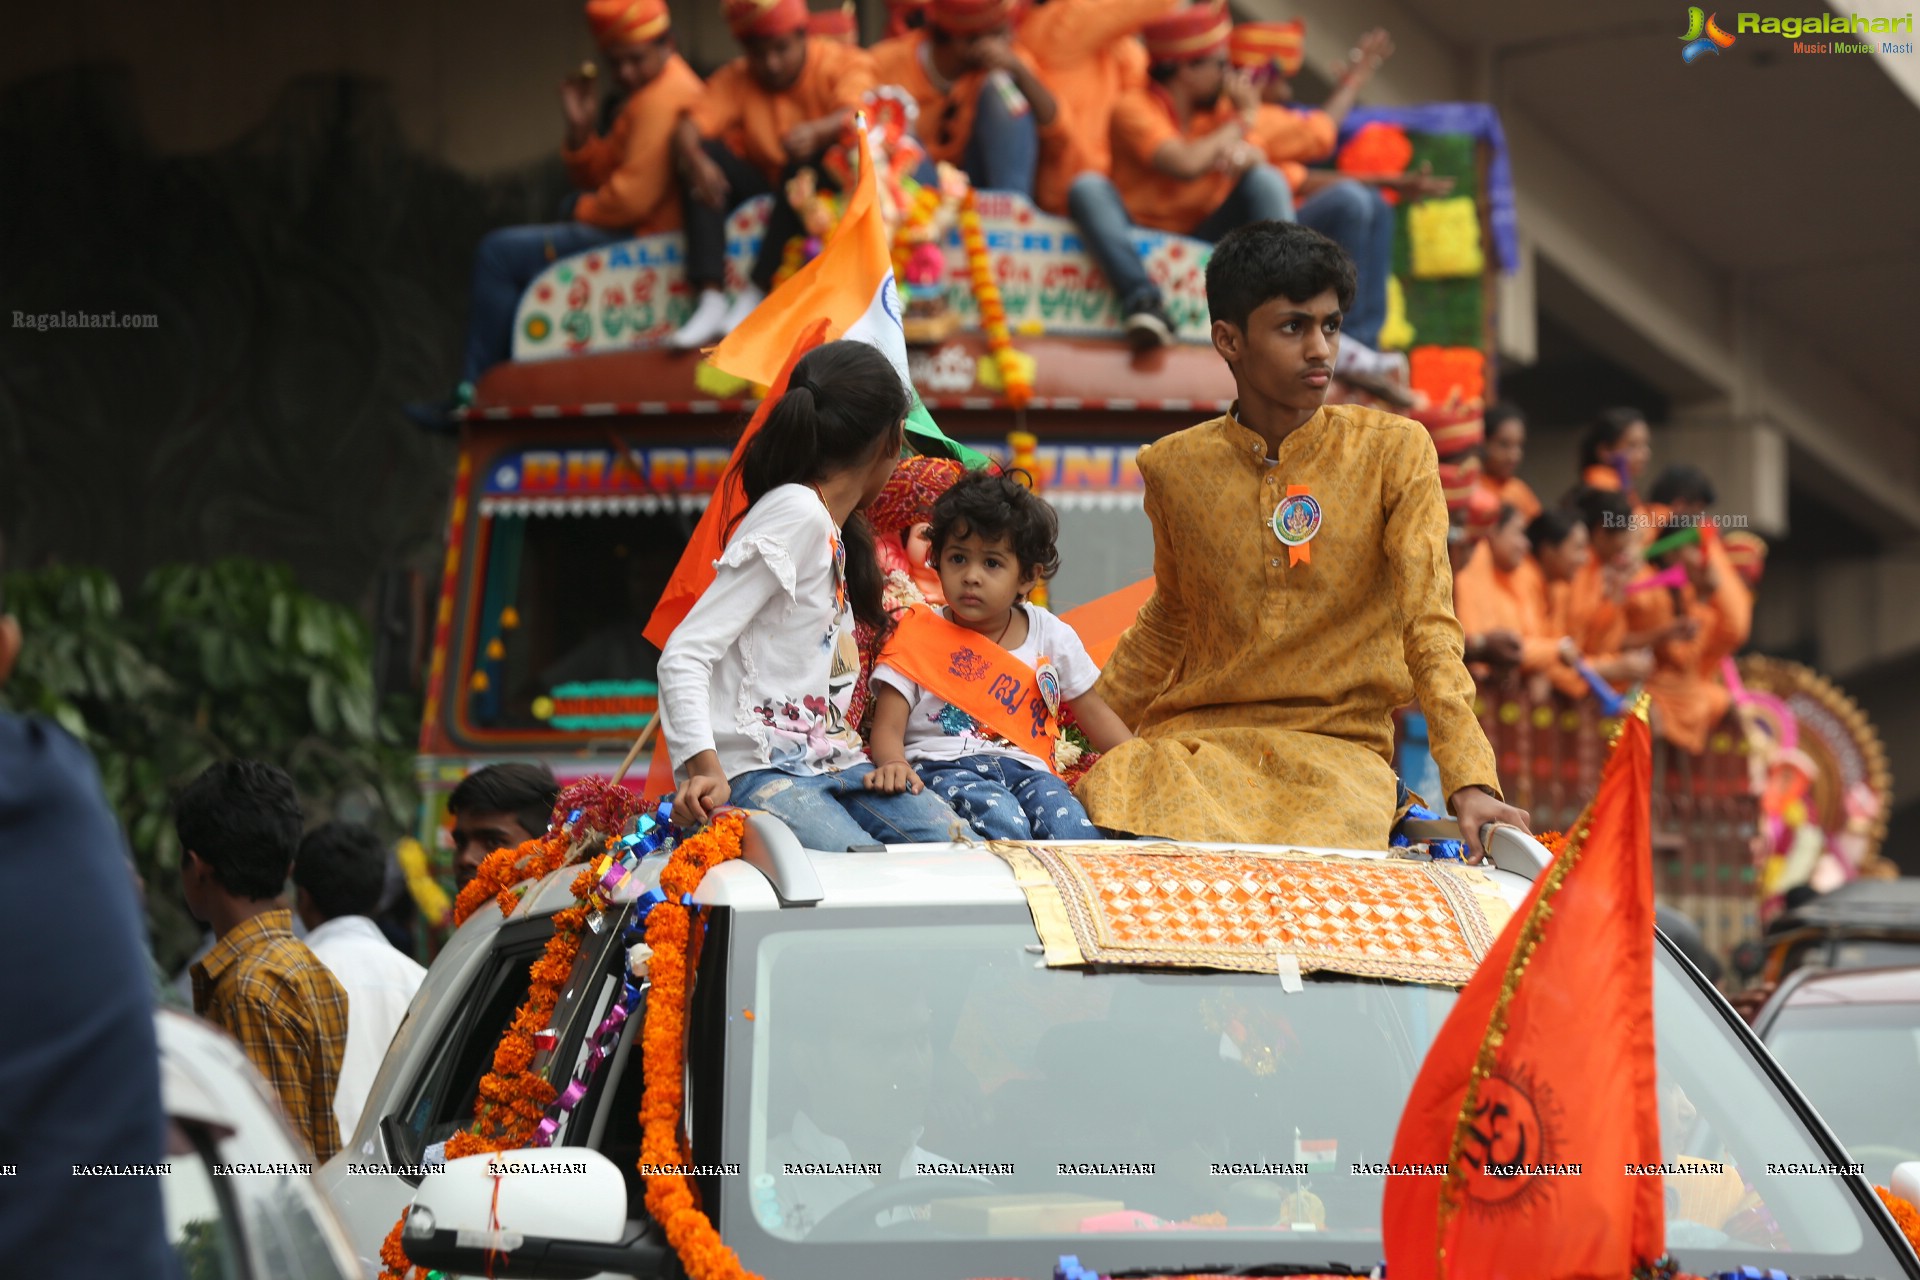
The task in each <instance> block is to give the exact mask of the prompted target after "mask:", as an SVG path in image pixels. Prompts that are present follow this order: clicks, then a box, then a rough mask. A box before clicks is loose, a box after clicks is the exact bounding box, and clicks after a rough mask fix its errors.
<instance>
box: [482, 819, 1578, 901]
mask: <svg viewBox="0 0 1920 1280" xmlns="http://www.w3.org/2000/svg"><path fill="white" fill-rule="evenodd" d="M742 845H743V856H742V857H741V858H739V859H736V860H734V861H730V862H727V863H724V864H722V865H721V866H719V867H716V868H714V869H713V870H712V871H710V872H709V873H708V874H707V876H706V878H705V879H703V880H702V881H701V883H700V888H699V890H698V891H697V892H696V893H695V894H694V899H695V901H696V902H699V903H700V904H702V905H705V906H725V907H731V908H733V909H734V910H736V911H748V912H750V911H779V910H781V909H783V908H785V907H793V906H806V907H823V908H839V907H903V908H905V907H936V906H939V907H953V906H994V905H1021V904H1024V903H1025V901H1026V897H1025V894H1024V893H1023V891H1022V890H1021V888H1020V885H1019V884H1018V883H1017V882H1016V880H1015V879H1014V875H1013V870H1012V868H1011V867H1009V866H1008V865H1007V863H1006V862H1005V861H1004V860H1003V859H1001V858H1000V857H999V856H997V855H996V854H994V853H993V852H992V851H991V850H990V849H988V848H987V847H986V846H985V845H983V844H906V845H889V846H886V847H884V848H876V849H874V850H872V851H870V852H840V853H824V852H819V851H812V850H804V849H801V848H800V847H799V845H798V844H797V842H794V840H793V837H792V836H791V834H789V833H788V832H787V831H786V828H784V827H783V826H781V825H780V824H779V823H778V822H777V821H774V820H773V819H771V818H770V817H768V816H767V815H765V814H758V813H756V814H753V815H752V816H751V817H750V818H749V822H748V829H747V832H746V833H745V836H744V838H743V840H742ZM1181 847H1182V848H1183V849H1192V850H1203V851H1215V850H1218V851H1228V850H1240V851H1244V852H1273V853H1279V852H1291V853H1312V854H1331V855H1337V856H1340V857H1347V858H1357V859H1363V860H1374V861H1387V860H1389V859H1391V858H1393V857H1395V856H1396V854H1395V852H1391V851H1386V850H1361V849H1324V848H1308V847H1301V846H1291V845H1284V846H1283V845H1231V844H1182V845H1181ZM1491 850H1492V860H1491V862H1490V864H1489V865H1487V866H1486V867H1485V868H1484V869H1485V870H1486V871H1487V872H1488V873H1489V876H1490V878H1491V879H1492V881H1493V883H1494V884H1495V886H1497V887H1498V889H1499V891H1500V893H1501V895H1502V896H1503V897H1505V898H1506V899H1507V902H1508V903H1509V905H1513V906H1517V905H1519V903H1520V901H1521V899H1523V898H1525V897H1526V895H1527V891H1528V890H1529V889H1530V888H1531V887H1532V882H1533V878H1534V876H1536V875H1537V874H1539V871H1540V870H1541V869H1542V868H1544V867H1545V866H1546V864H1547V863H1548V862H1550V861H1551V860H1552V855H1551V854H1549V853H1548V852H1547V851H1546V849H1544V848H1543V847H1542V846H1541V845H1540V844H1539V843H1538V842H1536V841H1535V840H1534V839H1533V838H1532V837H1530V836H1528V835H1526V834H1525V833H1523V832H1520V831H1518V830H1517V829H1514V828H1510V827H1508V828H1500V829H1499V830H1498V831H1497V832H1496V833H1495V835H1494V837H1493V841H1492V845H1491ZM578 874H579V868H578V867H572V866H569V867H562V868H560V869H559V870H558V871H555V872H553V873H552V874H551V875H549V876H547V877H546V878H545V879H544V880H542V881H541V882H540V884H539V885H537V886H536V887H535V888H534V889H532V890H531V891H529V892H528V893H527V894H526V896H525V897H524V898H523V899H522V900H521V903H520V906H519V908H518V909H516V910H515V911H514V913H513V914H514V918H516V919H518V918H524V917H530V916H539V915H547V914H551V913H553V912H555V911H559V910H562V909H564V908H566V907H569V906H572V905H573V893H572V885H573V881H574V878H575V877H576V876H577V875H578ZM634 880H635V882H637V881H638V880H639V877H635V878H634ZM630 883H633V882H630ZM495 919H496V920H497V919H498V918H497V917H495Z"/></svg>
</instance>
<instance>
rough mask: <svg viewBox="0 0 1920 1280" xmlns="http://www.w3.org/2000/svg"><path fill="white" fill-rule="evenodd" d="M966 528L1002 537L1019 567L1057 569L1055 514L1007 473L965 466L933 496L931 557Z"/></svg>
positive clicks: (1043, 573) (1044, 573)
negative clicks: (965, 467)
mask: <svg viewBox="0 0 1920 1280" xmlns="http://www.w3.org/2000/svg"><path fill="white" fill-rule="evenodd" d="M968 534H974V535H977V536H979V537H982V538H1005V539H1006V540H1007V541H1008V542H1009V543H1011V544H1012V546H1013V554H1014V556H1015V557H1016V558H1018V560H1019V561H1020V569H1021V571H1022V572H1023V573H1024V572H1026V571H1027V570H1036V571H1038V573H1039V576H1040V577H1042V578H1051V577H1052V576H1053V575H1054V574H1056V573H1058V572H1059V571H1060V550H1059V548H1058V547H1057V546H1055V545H1054V544H1055V543H1057V542H1058V541H1059V539H1060V519H1059V517H1058V516H1056V515H1054V513H1053V508H1052V507H1050V506H1048V505H1047V504H1046V503H1045V502H1043V501H1041V500H1040V498H1039V497H1038V496H1036V495H1035V494H1034V492H1033V491H1032V490H1031V489H1028V488H1027V487H1026V486H1025V485H1023V484H1021V483H1020V482H1019V481H1018V480H1015V479H1014V478H1013V477H1012V476H1011V475H1009V474H1007V473H1004V472H997V471H969V472H967V474H965V475H964V476H961V477H960V478H959V479H958V480H956V481H954V482H953V487H952V488H950V489H948V490H947V491H946V492H945V493H943V494H941V495H940V496H939V498H937V499H936V500H935V501H934V504H933V529H932V532H931V533H930V534H929V535H928V540H929V541H931V542H932V543H933V554H934V556H935V558H936V559H937V558H938V557H939V555H940V552H941V551H942V550H943V549H944V548H945V547H946V545H947V543H948V542H949V541H951V540H953V539H954V538H964V537H966V536H967V535H968Z"/></svg>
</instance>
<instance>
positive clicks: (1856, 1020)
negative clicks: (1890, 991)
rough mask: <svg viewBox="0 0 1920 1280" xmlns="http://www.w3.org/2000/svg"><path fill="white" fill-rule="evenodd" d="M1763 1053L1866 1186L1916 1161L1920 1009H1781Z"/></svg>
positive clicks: (1883, 1006)
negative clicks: (1858, 1167)
mask: <svg viewBox="0 0 1920 1280" xmlns="http://www.w3.org/2000/svg"><path fill="white" fill-rule="evenodd" d="M1767 1047H1768V1048H1769V1049H1771V1050H1773V1056H1774V1058H1775V1059H1776V1060H1777V1061H1778V1062H1779V1063H1780V1065H1781V1066H1782V1067H1784V1068H1785V1069H1786V1072H1787V1074H1788V1075H1790V1076H1792V1077H1793V1081H1794V1083H1795V1084H1797V1085H1799V1086H1800V1091H1801V1092H1802V1093H1804V1094H1806V1095H1807V1100H1808V1101H1809V1102H1811V1103H1813V1105H1814V1108H1815V1109H1816V1110H1817V1111H1819V1112H1820V1118H1821V1119H1823V1120H1825V1121H1826V1122H1827V1124H1828V1125H1830V1126H1831V1127H1832V1129H1833V1131H1834V1133H1835V1134H1836V1135H1837V1136H1838V1137H1839V1139H1840V1141H1842V1142H1844V1143H1846V1144H1847V1154H1849V1155H1850V1156H1852V1157H1853V1158H1854V1159H1855V1160H1858V1161H1859V1162H1860V1163H1861V1164H1864V1165H1865V1166H1866V1167H1867V1177H1868V1178H1869V1179H1870V1180H1871V1181H1873V1182H1876V1183H1878V1184H1880V1185H1881V1186H1885V1185H1887V1183H1888V1182H1890V1181H1891V1180H1892V1175H1893V1166H1895V1165H1897V1164H1901V1163H1903V1162H1905V1161H1908V1160H1920V1106H1916V1105H1915V1103H1914V1098H1913V1090H1914V1082H1915V1081H1917V1080H1920V1004H1865V1005H1861V1004H1842V1005H1797V1006H1796V1005H1792V1004H1789V1005H1787V1006H1786V1007H1785V1008H1784V1009H1782V1010H1781V1011H1780V1015H1779V1017H1778V1018H1776V1019H1775V1021H1774V1024H1773V1027H1772V1029H1771V1030H1769V1031H1768V1032H1767Z"/></svg>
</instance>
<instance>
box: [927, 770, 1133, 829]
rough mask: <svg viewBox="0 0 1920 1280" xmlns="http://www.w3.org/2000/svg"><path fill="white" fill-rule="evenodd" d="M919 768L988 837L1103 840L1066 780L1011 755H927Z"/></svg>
mask: <svg viewBox="0 0 1920 1280" xmlns="http://www.w3.org/2000/svg"><path fill="white" fill-rule="evenodd" d="M913 767H914V770H915V771H916V772H918V773H919V775H920V780H921V781H922V782H925V783H926V784H927V790H928V791H929V792H931V793H935V794H937V795H939V797H940V798H941V799H942V800H945V801H946V802H947V803H948V804H950V805H952V806H953V808H954V811H955V812H956V813H958V814H959V815H960V816H961V817H963V818H965V819H966V820H967V821H968V822H970V823H972V824H973V829H974V830H975V831H978V832H979V833H980V834H981V835H983V836H985V837H986V838H987V839H989V840H1098V839H1100V831H1099V829H1098V828H1097V827H1095V826H1094V825H1093V823H1092V822H1091V821H1090V820H1089V819H1088V818H1087V811H1086V810H1085V809H1083V808H1081V807H1080V802H1079V801H1078V800H1075V799H1074V798H1073V792H1072V791H1070V790H1068V789H1067V784H1066V783H1064V782H1062V781H1061V780H1060V779H1059V778H1056V777H1055V776H1054V775H1052V774H1051V773H1048V772H1046V771H1045V770H1043V769H1036V768H1034V767H1033V766H1032V765H1029V764H1022V763H1021V762H1020V761H1018V760H1015V759H1013V758H1011V757H1009V756H997V755H977V756H963V757H962V758H960V759H958V760H938V761H935V760H923V761H920V762H918V763H916V764H915V765H914V766H913Z"/></svg>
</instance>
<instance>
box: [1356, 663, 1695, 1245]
mask: <svg viewBox="0 0 1920 1280" xmlns="http://www.w3.org/2000/svg"><path fill="white" fill-rule="evenodd" d="M1644 715H1645V711H1644V701H1643V703H1642V708H1641V709H1638V710H1637V712H1636V713H1635V714H1631V715H1628V716H1627V717H1626V718H1625V719H1624V720H1623V721H1622V728H1621V731H1620V736H1619V738H1618V739H1617V740H1616V742H1615V743H1614V747H1613V753H1612V755H1611V756H1610V757H1609V758H1608V761H1607V767H1606V770H1605V773H1604V774H1603V776H1602V777H1601V780H1600V789H1599V792H1598V793H1597V794H1596V795H1595V797H1594V800H1593V803H1592V804H1591V805H1589V806H1588V808H1587V811H1586V812H1585V813H1584V814H1582V815H1581V818H1580V820H1579V821H1578V822H1577V823H1576V824H1575V825H1574V827H1573V828H1572V829H1571V830H1570V832H1569V834H1568V838H1567V842H1566V845H1565V847H1564V848H1563V849H1562V851H1561V852H1560V854H1559V856H1558V857H1557V858H1555V860H1554V862H1553V864H1552V865H1551V866H1550V867H1548V868H1547V869H1546V870H1545V871H1544V872H1542V873H1541V875H1540V878H1539V879H1538V880H1537V881H1536V882H1535V883H1534V886H1533V891H1532V892H1531V893H1530V894H1528V895H1527V899H1526V901H1525V902H1524V903H1523V904H1522V905H1521V906H1520V908H1519V910H1518V911H1516V912H1515V913H1514V915H1513V918H1512V920H1510V921H1509V922H1508V924H1507V927H1506V928H1505V929H1504V930H1503V931H1502V932H1501V934H1500V937H1499V938H1498V939H1497V940H1496V941H1495V942H1494V944H1493V949H1492V950H1491V951H1489V952H1488V953H1487V956H1486V958H1485V960H1483V961H1482V962H1481V964H1480V968H1479V970H1478V971H1477V972H1476V973H1475V974H1474V977H1473V979H1472V981H1470V982H1469V983H1468V984H1467V986H1466V987H1465V988H1464V989H1463V990H1462V991H1461V993H1460V998H1459V999H1458V1000H1457V1001H1456V1002H1455V1003H1454V1006H1453V1011H1452V1012H1451V1013H1450V1014H1449V1015H1448V1016H1447V1020H1446V1022H1445V1023H1444V1024H1443V1025H1442V1026H1441V1028H1440V1032H1439V1034H1438V1035H1437V1036H1435V1037H1434V1041H1433V1044H1432V1046H1431V1047H1430V1048H1429V1049H1428V1050H1427V1056H1426V1061H1425V1062H1424V1063H1422V1065H1421V1067H1420V1074H1419V1075H1418V1076H1417V1077H1416V1078H1415V1080H1414V1084H1413V1091H1412V1093H1411V1095H1410V1096H1409V1097H1408V1099H1407V1106H1406V1109H1405V1111H1403V1112H1402V1113H1401V1116H1400V1128H1399V1132H1398V1133H1397V1134H1396V1135H1395V1136H1394V1143H1393V1163H1394V1164H1395V1165H1396V1166H1406V1165H1419V1166H1433V1167H1441V1166H1444V1167H1445V1169H1446V1172H1445V1175H1444V1176H1437V1175H1435V1176H1417V1177H1416V1176H1405V1175H1402V1174H1401V1173H1399V1171H1398V1170H1396V1173H1395V1175H1394V1176H1390V1177H1389V1178H1388V1179H1387V1189H1386V1197H1385V1200H1384V1202H1383V1203H1382V1206H1381V1217H1382V1222H1381V1232H1382V1241H1383V1244H1384V1245H1385V1252H1386V1258H1387V1268H1388V1274H1389V1275H1391V1276H1392V1277H1393V1280H1448V1278H1449V1277H1455V1278H1458V1280H1469V1278H1471V1280H1500V1278H1501V1277H1521V1276H1526V1277H1537V1276H1553V1277H1556V1280H1583V1278H1584V1277H1602V1276H1605V1277H1613V1278H1615V1280H1617V1278H1618V1277H1620V1276H1625V1275H1629V1274H1631V1273H1632V1270H1633V1268H1634V1267H1636V1266H1638V1265H1640V1264H1642V1263H1647V1262H1652V1261H1654V1260H1655V1259H1657V1258H1659V1257H1661V1256H1662V1255H1663V1254H1664V1253H1665V1252H1666V1244H1665V1242H1666V1212H1665V1205H1664V1202H1663V1200H1662V1193H1663V1186H1664V1184H1663V1182H1662V1180H1661V1179H1660V1178H1658V1177H1630V1176H1628V1175H1627V1173H1626V1167H1627V1166H1628V1165H1648V1164H1655V1165H1657V1164H1658V1163H1659V1160H1660V1123H1659V1112H1658V1100H1657V1097H1656V1092H1655V1086H1656V1079H1655V1069H1654V1056H1653V1046H1654V1040H1653V948H1654V937H1653V869H1652V856H1651V840H1652V824H1651V821H1650V817H1649V812H1648V804H1649V793H1650V778H1651V774H1652V745H1651V739H1650V738H1649V736H1648V732H1647V723H1646V721H1645V719H1643V718H1642V717H1643V716H1644ZM1575 1166H1577V1167H1578V1172H1574V1168H1575Z"/></svg>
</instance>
